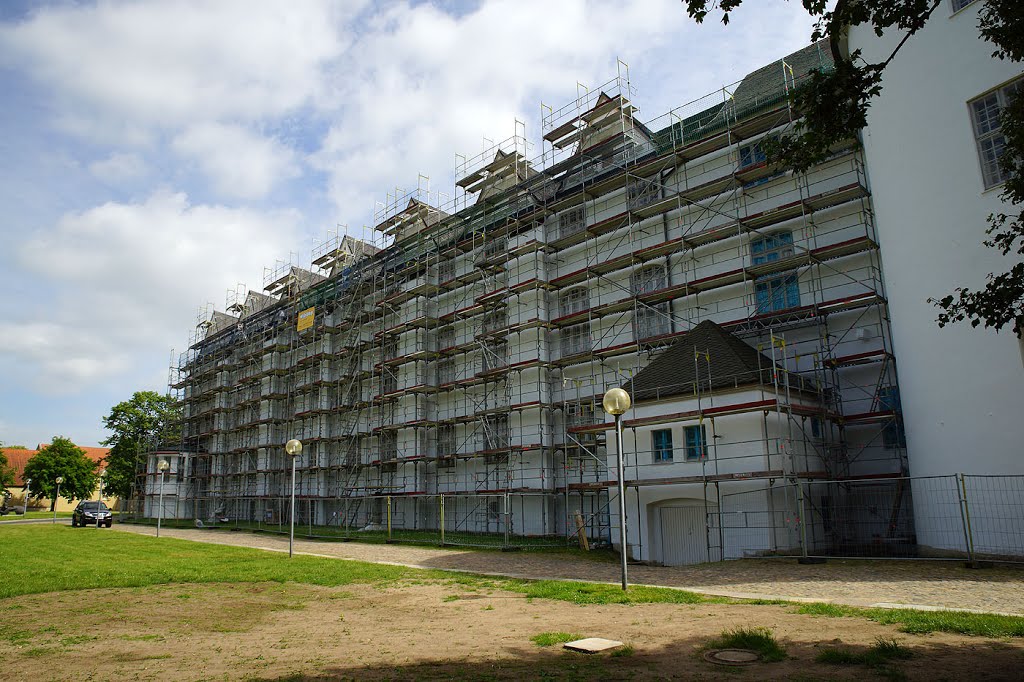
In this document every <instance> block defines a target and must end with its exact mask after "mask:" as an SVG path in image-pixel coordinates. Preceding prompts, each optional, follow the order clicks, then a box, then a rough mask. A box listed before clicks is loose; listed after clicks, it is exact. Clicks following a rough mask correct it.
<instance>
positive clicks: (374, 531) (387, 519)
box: [127, 493, 576, 549]
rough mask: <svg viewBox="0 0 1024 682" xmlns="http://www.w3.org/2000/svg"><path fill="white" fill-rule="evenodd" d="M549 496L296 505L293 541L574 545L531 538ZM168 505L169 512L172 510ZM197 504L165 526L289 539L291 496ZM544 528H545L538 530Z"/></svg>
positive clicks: (379, 498) (386, 498)
mask: <svg viewBox="0 0 1024 682" xmlns="http://www.w3.org/2000/svg"><path fill="white" fill-rule="evenodd" d="M549 500H550V497H549V496H547V495H536V494H534V495H531V494H523V493H496V494H438V495H416V496H406V495H375V496H360V497H350V498H346V497H340V498H335V499H330V500H323V499H317V500H311V499H296V500H295V535H296V536H298V537H307V538H316V539H323V540H341V541H345V540H355V541H362V542H380V543H403V542H404V543H412V544H437V545H451V546H463V547H486V548H493V549H543V548H556V547H565V546H566V544H567V542H572V543H573V544H575V543H576V539H575V536H574V537H570V538H567V537H566V536H565V535H561V534H560V535H541V534H531V533H530V532H529V530H530V528H529V526H530V525H531V524H532V523H535V522H536V519H538V516H543V515H545V514H553V513H556V512H555V510H554V509H552V508H551V505H550V504H549ZM168 504H169V502H168V503H165V507H167V510H170V507H169V506H168ZM200 506H202V507H207V505H205V504H204V505H200V504H197V508H196V509H195V510H191V511H193V513H191V514H189V515H188V516H189V517H190V518H170V517H171V516H172V514H167V515H165V516H164V517H163V519H164V520H163V524H164V525H165V526H170V527H182V526H185V527H189V528H193V527H198V528H220V529H231V530H249V531H257V532H265V533H283V534H285V535H287V534H288V533H290V532H291V523H290V509H291V500H290V498H288V497H270V498H267V497H261V498H244V497H242V498H233V499H230V500H228V501H226V502H225V503H222V504H220V505H217V506H215V507H214V508H213V509H212V510H211V509H208V508H199V507H200ZM155 515H156V514H155V512H152V511H151V512H150V513H147V514H146V516H145V517H143V516H142V515H141V514H135V513H132V512H129V513H128V515H127V517H128V518H129V519H131V520H132V521H135V522H144V523H149V524H152V523H155V519H154V518H153V516H155ZM542 527H543V526H542Z"/></svg>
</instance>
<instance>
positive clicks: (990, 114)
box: [968, 79, 1024, 189]
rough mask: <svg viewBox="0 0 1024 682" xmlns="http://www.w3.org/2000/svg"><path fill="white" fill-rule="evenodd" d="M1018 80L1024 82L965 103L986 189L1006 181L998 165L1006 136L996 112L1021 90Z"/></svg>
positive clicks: (1015, 83) (1011, 84) (1003, 107)
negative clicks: (969, 113)
mask: <svg viewBox="0 0 1024 682" xmlns="http://www.w3.org/2000/svg"><path fill="white" fill-rule="evenodd" d="M1021 83H1024V79H1017V80H1016V81H1014V82H1012V83H1010V84H1009V85H1004V86H1003V87H1001V88H998V89H996V90H993V91H992V92H989V93H988V94H985V95H982V96H981V97H978V98H977V99H974V100H971V101H970V102H969V103H968V105H969V106H970V108H971V123H972V125H973V127H974V139H975V142H976V143H977V145H978V158H979V160H980V161H981V175H982V179H983V180H984V183H985V189H988V188H989V187H994V186H996V185H998V184H1000V183H1002V182H1005V181H1006V174H1005V173H1004V172H1003V170H1002V168H1000V167H999V157H1001V156H1002V155H1003V149H1005V147H1006V137H1005V136H1004V135H1003V127H1002V123H1001V121H1000V120H999V114H1000V112H1002V110H1003V109H1005V108H1006V106H1007V105H1008V104H1009V102H1010V98H1011V97H1012V96H1013V95H1014V94H1015V93H1016V92H1017V91H1018V90H1019V89H1020V87H1021Z"/></svg>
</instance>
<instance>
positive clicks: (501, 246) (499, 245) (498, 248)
mask: <svg viewBox="0 0 1024 682" xmlns="http://www.w3.org/2000/svg"><path fill="white" fill-rule="evenodd" d="M507 249H508V239H506V238H505V237H498V238H497V239H491V240H490V241H488V242H487V246H485V247H484V258H488V259H490V258H494V257H496V256H500V255H501V254H503V253H505V251H506V250H507Z"/></svg>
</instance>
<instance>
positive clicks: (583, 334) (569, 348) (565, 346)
mask: <svg viewBox="0 0 1024 682" xmlns="http://www.w3.org/2000/svg"><path fill="white" fill-rule="evenodd" d="M590 349H591V347H590V323H589V322H584V323H583V324H576V325H573V326H571V327H566V328H565V329H563V330H562V339H561V350H562V357H563V358H565V357H569V356H570V355H576V354H577V353H585V352H586V351H589V350H590Z"/></svg>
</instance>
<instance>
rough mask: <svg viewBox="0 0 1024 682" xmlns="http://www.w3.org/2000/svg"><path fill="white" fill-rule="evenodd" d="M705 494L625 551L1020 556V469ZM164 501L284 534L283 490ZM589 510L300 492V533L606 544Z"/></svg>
mask: <svg viewBox="0 0 1024 682" xmlns="http://www.w3.org/2000/svg"><path fill="white" fill-rule="evenodd" d="M704 489H705V491H710V492H707V493H706V495H705V497H704V499H703V500H701V499H696V498H695V499H687V500H680V501H678V502H676V503H668V504H664V505H659V506H658V509H657V514H658V519H659V525H658V526H657V528H653V527H651V528H650V529H649V531H648V532H647V533H644V532H642V530H641V524H640V523H639V517H638V516H636V515H634V513H633V512H632V510H630V511H629V512H628V516H627V523H628V524H630V525H631V527H630V528H629V529H628V534H629V537H630V538H631V539H632V540H633V541H632V542H631V543H630V544H631V546H633V545H634V544H636V545H639V546H641V547H642V546H643V545H644V544H645V543H646V542H651V543H654V544H656V545H657V546H658V552H657V556H654V557H653V558H652V560H653V561H655V562H658V563H666V564H681V563H699V562H706V561H719V560H728V559H740V558H749V557H790V558H793V557H797V558H799V557H807V558H865V559H896V558H899V559H966V560H968V561H981V560H999V561H1009V562H1024V475H998V476H980V475H972V474H954V475H948V476H920V477H890V478H868V479H851V480H830V481H826V480H813V479H811V480H808V479H799V480H793V479H785V478H783V479H775V480H771V481H767V480H766V481H764V482H763V483H761V484H759V483H758V482H755V481H750V480H747V481H736V482H733V483H732V484H731V485H730V484H729V483H725V482H723V483H721V484H719V485H715V486H714V487H712V486H710V485H709V486H706V487H705V488H704ZM612 503H613V505H614V499H613V500H612ZM683 503H686V504H683ZM164 504H165V507H164V509H163V511H162V512H159V511H158V510H157V509H156V508H155V507H154V506H152V505H151V506H149V507H147V508H146V509H145V511H144V513H143V510H142V508H141V506H139V507H138V508H134V509H133V508H129V510H128V511H127V512H126V514H125V515H126V517H127V518H128V519H130V520H134V521H138V522H143V523H154V522H155V518H154V517H156V516H162V519H163V523H164V525H165V526H188V527H204V528H206V527H216V528H229V529H237V530H252V531H260V532H268V533H283V534H287V533H289V532H290V528H291V525H290V517H289V510H290V504H291V502H290V499H289V498H288V497H269V498H267V497H263V498H234V499H230V500H227V501H225V503H223V504H222V505H221V506H218V507H215V508H213V509H209V508H206V507H204V508H203V509H199V508H195V509H188V510H185V509H184V507H185V506H186V505H185V504H183V503H177V502H176V501H173V500H172V499H170V498H168V499H167V500H166V501H165V503H164ZM603 513H607V509H605V510H604V511H603ZM552 515H554V516H555V517H557V518H556V520H555V523H554V524H553V525H554V526H555V527H558V528H560V529H561V530H562V532H561V533H560V534H557V535H551V534H542V533H532V532H531V530H532V527H534V526H535V527H539V528H549V527H552V523H551V521H552ZM589 515H590V513H584V514H581V513H579V512H576V513H574V512H573V510H572V509H568V510H567V508H566V507H565V506H562V505H553V504H551V503H550V497H549V496H546V495H531V494H527V493H496V494H478V493H474V494H456V493H453V494H437V495H416V496H403V495H378V496H364V497H353V498H344V497H342V498H336V499H334V500H331V501H330V502H329V504H327V505H323V504H317V503H316V501H315V500H307V499H301V498H300V499H297V500H296V502H295V534H296V535H297V536H301V537H309V538H319V539H327V540H358V541H365V542H381V543H384V542H388V543H403V542H405V543H418V544H437V545H451V546H466V547H490V548H496V549H539V548H550V547H566V546H572V547H576V546H586V547H596V546H608V545H609V544H610V539H609V538H608V537H605V536H601V537H595V536H594V533H593V528H595V527H596V526H593V525H591V524H590V523H589V522H588V521H587V520H585V518H584V517H587V516H589ZM186 517H187V518H186ZM617 524H618V520H617V519H612V520H611V521H610V523H608V524H606V525H607V526H609V527H612V528H613V529H614V530H617ZM602 527H604V526H602ZM580 529H583V531H582V532H581V530H580ZM655 533H660V535H659V536H658V538H657V539H654V534H655ZM581 534H585V535H588V536H589V537H587V538H586V539H585V540H584V539H581V537H580V535H581ZM640 536H646V537H645V538H644V539H643V540H639V539H638V538H639V537H640ZM634 551H635V550H634ZM645 554H648V555H650V554H649V553H648V552H645Z"/></svg>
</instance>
